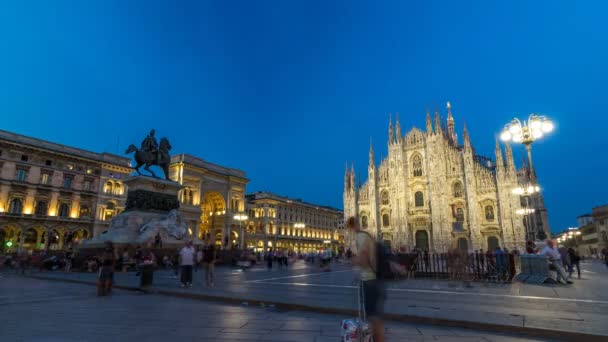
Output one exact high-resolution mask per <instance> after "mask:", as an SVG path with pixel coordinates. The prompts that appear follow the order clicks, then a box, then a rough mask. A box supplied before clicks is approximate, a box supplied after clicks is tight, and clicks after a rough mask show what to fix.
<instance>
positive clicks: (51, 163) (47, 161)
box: [44, 159, 53, 166]
mask: <svg viewBox="0 0 608 342" xmlns="http://www.w3.org/2000/svg"><path fill="white" fill-rule="evenodd" d="M44 165H46V166H51V165H53V161H52V160H50V159H47V160H46V161H45V162H44Z"/></svg>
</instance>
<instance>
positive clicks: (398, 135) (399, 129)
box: [395, 112, 403, 144]
mask: <svg viewBox="0 0 608 342" xmlns="http://www.w3.org/2000/svg"><path fill="white" fill-rule="evenodd" d="M395 116H396V117H397V122H396V124H395V127H396V132H395V133H396V135H397V139H396V140H397V143H398V144H400V143H401V140H402V139H403V136H402V135H401V124H400V123H399V112H397V113H395Z"/></svg>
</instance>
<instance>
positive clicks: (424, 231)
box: [344, 103, 548, 252]
mask: <svg viewBox="0 0 608 342" xmlns="http://www.w3.org/2000/svg"><path fill="white" fill-rule="evenodd" d="M388 135H389V139H388V157H386V158H385V159H384V160H382V161H381V163H380V165H376V163H375V156H374V151H373V148H372V147H371V146H370V151H369V166H368V172H367V181H366V182H365V183H364V184H363V185H356V181H355V171H354V167H352V168H350V169H349V168H348V167H347V170H346V173H345V177H344V178H345V179H344V214H345V217H350V216H357V217H358V218H359V220H360V223H361V226H362V227H363V228H364V229H366V230H369V231H370V232H371V233H372V234H374V235H375V236H378V238H379V239H382V240H384V241H385V242H386V243H389V244H391V245H392V246H394V247H401V246H404V247H409V248H410V249H411V248H414V247H417V248H419V249H422V250H429V251H435V252H445V251H448V250H450V249H454V248H459V249H462V250H479V249H484V250H486V249H488V248H490V249H494V248H495V247H496V246H501V247H507V248H509V249H511V248H519V249H521V248H523V246H524V245H525V231H524V224H523V220H522V217H521V216H519V215H517V210H518V209H521V201H520V198H519V196H516V195H513V189H514V188H516V187H518V186H519V182H518V172H517V170H516V167H515V163H514V160H513V153H512V150H511V147H510V146H509V145H508V144H506V145H505V155H504V157H503V152H502V150H501V148H500V146H499V144H498V141H496V150H495V154H496V162H495V163H494V162H493V161H492V160H491V159H489V158H486V157H483V156H479V155H477V154H476V153H475V149H474V148H473V146H472V144H471V141H470V138H469V135H468V132H467V129H466V127H465V128H464V132H463V143H462V145H461V144H459V141H458V136H457V134H456V132H455V121H454V118H453V116H452V112H451V106H450V104H449V103H448V105H447V121H446V122H445V123H444V124H442V122H441V120H440V117H439V113H438V112H437V111H435V116H434V123H433V120H432V119H431V115H430V113H428V112H427V117H426V131H422V130H420V129H418V128H415V127H414V128H412V129H411V130H410V131H409V132H408V133H407V134H406V135H405V136H403V135H402V133H401V126H400V123H399V120H398V118H397V122H396V125H395V126H393V124H392V121H391V123H390V124H389V129H388ZM545 217H546V216H545ZM544 224H545V227H546V229H547V230H548V225H547V224H546V222H545V223H544Z"/></svg>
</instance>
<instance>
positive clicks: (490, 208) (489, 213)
mask: <svg viewBox="0 0 608 342" xmlns="http://www.w3.org/2000/svg"><path fill="white" fill-rule="evenodd" d="M485 213H486V220H488V221H494V207H493V206H491V205H487V206H486V209H485Z"/></svg>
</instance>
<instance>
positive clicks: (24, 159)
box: [21, 154, 30, 162]
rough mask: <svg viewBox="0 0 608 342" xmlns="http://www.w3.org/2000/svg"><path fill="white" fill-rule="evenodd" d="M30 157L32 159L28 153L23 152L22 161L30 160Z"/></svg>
mask: <svg viewBox="0 0 608 342" xmlns="http://www.w3.org/2000/svg"><path fill="white" fill-rule="evenodd" d="M29 159H30V158H29V157H28V156H27V155H25V154H22V155H21V161H24V162H26V161H28V160H29Z"/></svg>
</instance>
